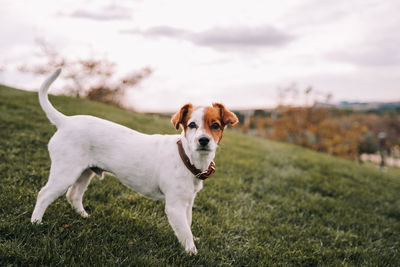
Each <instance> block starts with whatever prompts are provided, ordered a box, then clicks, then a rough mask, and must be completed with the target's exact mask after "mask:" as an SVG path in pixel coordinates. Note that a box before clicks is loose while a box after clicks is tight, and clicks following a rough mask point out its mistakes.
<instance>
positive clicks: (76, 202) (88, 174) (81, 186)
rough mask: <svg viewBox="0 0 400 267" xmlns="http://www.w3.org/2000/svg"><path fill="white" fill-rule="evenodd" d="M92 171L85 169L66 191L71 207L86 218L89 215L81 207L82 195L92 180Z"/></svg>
mask: <svg viewBox="0 0 400 267" xmlns="http://www.w3.org/2000/svg"><path fill="white" fill-rule="evenodd" d="M93 175H94V173H93V172H92V171H91V170H90V169H86V170H85V171H84V172H83V173H82V174H81V176H80V177H79V178H78V180H76V182H75V183H74V184H73V185H72V186H71V187H70V188H69V189H68V191H67V195H66V197H67V200H68V202H69V203H70V204H71V206H72V208H74V209H75V210H76V212H78V213H79V214H80V215H81V216H82V217H84V218H86V217H88V216H89V215H88V214H87V212H86V211H85V209H84V208H83V204H82V197H83V194H84V193H85V190H86V188H87V187H88V185H89V183H90V180H92V177H93Z"/></svg>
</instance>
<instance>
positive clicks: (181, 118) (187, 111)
mask: <svg viewBox="0 0 400 267" xmlns="http://www.w3.org/2000/svg"><path fill="white" fill-rule="evenodd" d="M192 111H193V106H192V104H190V103H189V104H186V105H184V106H183V107H181V109H180V110H179V111H178V112H177V113H175V114H174V115H173V116H172V118H171V123H172V124H173V125H174V127H175V129H177V130H179V125H182V127H183V129H184V130H186V127H187V122H188V120H189V118H190V115H191V114H192Z"/></svg>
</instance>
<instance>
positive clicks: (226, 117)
mask: <svg viewBox="0 0 400 267" xmlns="http://www.w3.org/2000/svg"><path fill="white" fill-rule="evenodd" d="M238 121H239V120H238V118H237V117H236V115H235V114H234V113H233V112H231V111H229V110H227V109H226V108H225V106H224V105H222V104H219V103H213V106H212V107H206V108H205V109H204V116H203V122H204V130H205V131H206V132H207V133H208V134H210V135H211V136H212V138H213V139H214V140H215V142H216V143H219V142H220V141H221V139H222V135H223V132H224V129H225V127H226V126H227V125H234V124H236V123H238Z"/></svg>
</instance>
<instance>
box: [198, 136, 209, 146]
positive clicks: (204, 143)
mask: <svg viewBox="0 0 400 267" xmlns="http://www.w3.org/2000/svg"><path fill="white" fill-rule="evenodd" d="M209 142H210V139H208V138H207V137H202V138H200V139H199V144H200V145H201V146H206V145H208V143H209Z"/></svg>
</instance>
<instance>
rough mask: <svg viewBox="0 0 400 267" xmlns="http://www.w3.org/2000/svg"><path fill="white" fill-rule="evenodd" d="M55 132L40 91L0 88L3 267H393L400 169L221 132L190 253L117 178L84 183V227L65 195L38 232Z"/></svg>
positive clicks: (148, 124)
mask: <svg viewBox="0 0 400 267" xmlns="http://www.w3.org/2000/svg"><path fill="white" fill-rule="evenodd" d="M50 99H51V102H52V103H53V104H54V105H55V106H56V107H57V109H59V110H60V111H62V112H63V113H65V114H68V115H73V114H91V115H95V116H98V117H101V118H104V119H108V120H112V121H115V122H117V123H121V124H123V125H126V126H128V127H131V128H133V129H137V130H140V131H142V132H145V133H175V132H176V131H175V130H174V128H173V126H172V125H170V122H169V119H166V118H162V117H159V116H157V115H143V114H138V113H133V112H129V111H126V110H122V109H118V108H115V107H112V106H107V105H104V104H99V103H95V102H90V101H87V100H83V99H74V98H70V97H62V96H59V97H54V96H51V97H50ZM55 131H56V129H55V127H54V126H52V125H50V123H49V122H48V120H47V118H46V117H45V115H44V113H43V111H42V110H41V109H40V107H39V104H38V100H37V94H36V93H29V92H24V91H20V90H15V89H10V88H6V87H3V86H0V266H11V265H16V266H30V265H32V266H40V265H45V266H53V265H63V266H75V265H81V266H98V265H100V266H103V265H105V266H115V265H118V266H119V265H122V266H225V265H226V266H231V265H233V266H277V265H278V266H281V265H285V266H287V265H288V266H341V265H345V266H398V263H399V262H400V235H399V233H400V198H399V196H400V172H399V171H398V170H397V169H388V170H387V171H386V172H381V171H379V170H378V169H376V168H374V167H369V166H364V165H358V164H356V163H354V162H351V161H346V160H343V159H339V158H335V157H332V156H329V155H325V154H321V153H317V152H313V151H311V150H307V149H303V148H300V147H297V146H293V145H288V144H284V143H278V142H271V141H268V140H265V139H261V138H256V137H249V136H245V135H242V134H237V133H233V132H231V131H227V132H226V134H224V138H223V140H222V143H221V146H220V148H219V149H218V152H217V157H216V159H215V162H216V165H217V171H216V173H215V176H213V177H212V178H211V179H209V180H206V181H205V182H204V189H203V190H202V191H201V192H200V193H199V194H198V196H197V198H196V200H195V206H194V210H193V216H194V217H193V225H192V230H193V233H194V235H195V236H196V237H198V238H199V239H198V240H197V241H196V245H197V247H198V250H199V254H198V255H196V256H190V255H187V254H185V253H184V252H183V249H182V248H181V246H180V245H179V243H178V241H177V240H176V238H175V236H174V233H173V231H172V229H171V228H170V226H169V224H168V222H167V218H166V216H165V214H164V206H163V203H162V202H160V201H152V200H148V199H146V198H144V197H142V196H140V195H139V194H136V193H134V192H132V191H130V190H129V189H127V188H126V187H124V186H123V185H121V183H120V182H119V181H118V180H117V179H116V178H114V177H112V176H107V177H106V179H104V180H103V181H99V180H98V179H93V181H92V183H91V184H90V186H89V188H88V190H87V192H86V193H85V195H84V200H83V204H84V206H85V209H86V210H88V212H89V214H90V217H89V218H88V219H83V218H81V217H79V216H78V215H77V214H76V213H75V212H74V211H73V210H72V208H70V206H69V204H68V203H67V201H66V199H65V197H61V198H59V199H58V200H57V201H56V202H55V203H53V204H52V205H51V206H50V207H49V208H48V210H47V211H46V214H45V215H44V218H43V224H42V225H31V224H30V222H29V218H30V216H31V212H32V210H33V206H34V203H35V200H36V195H37V193H38V191H39V190H40V188H41V187H42V186H43V185H44V184H45V182H46V181H47V176H48V173H49V166H50V160H49V157H48V152H47V143H48V140H49V138H50V137H51V136H52V134H53V133H54V132H55Z"/></svg>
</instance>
